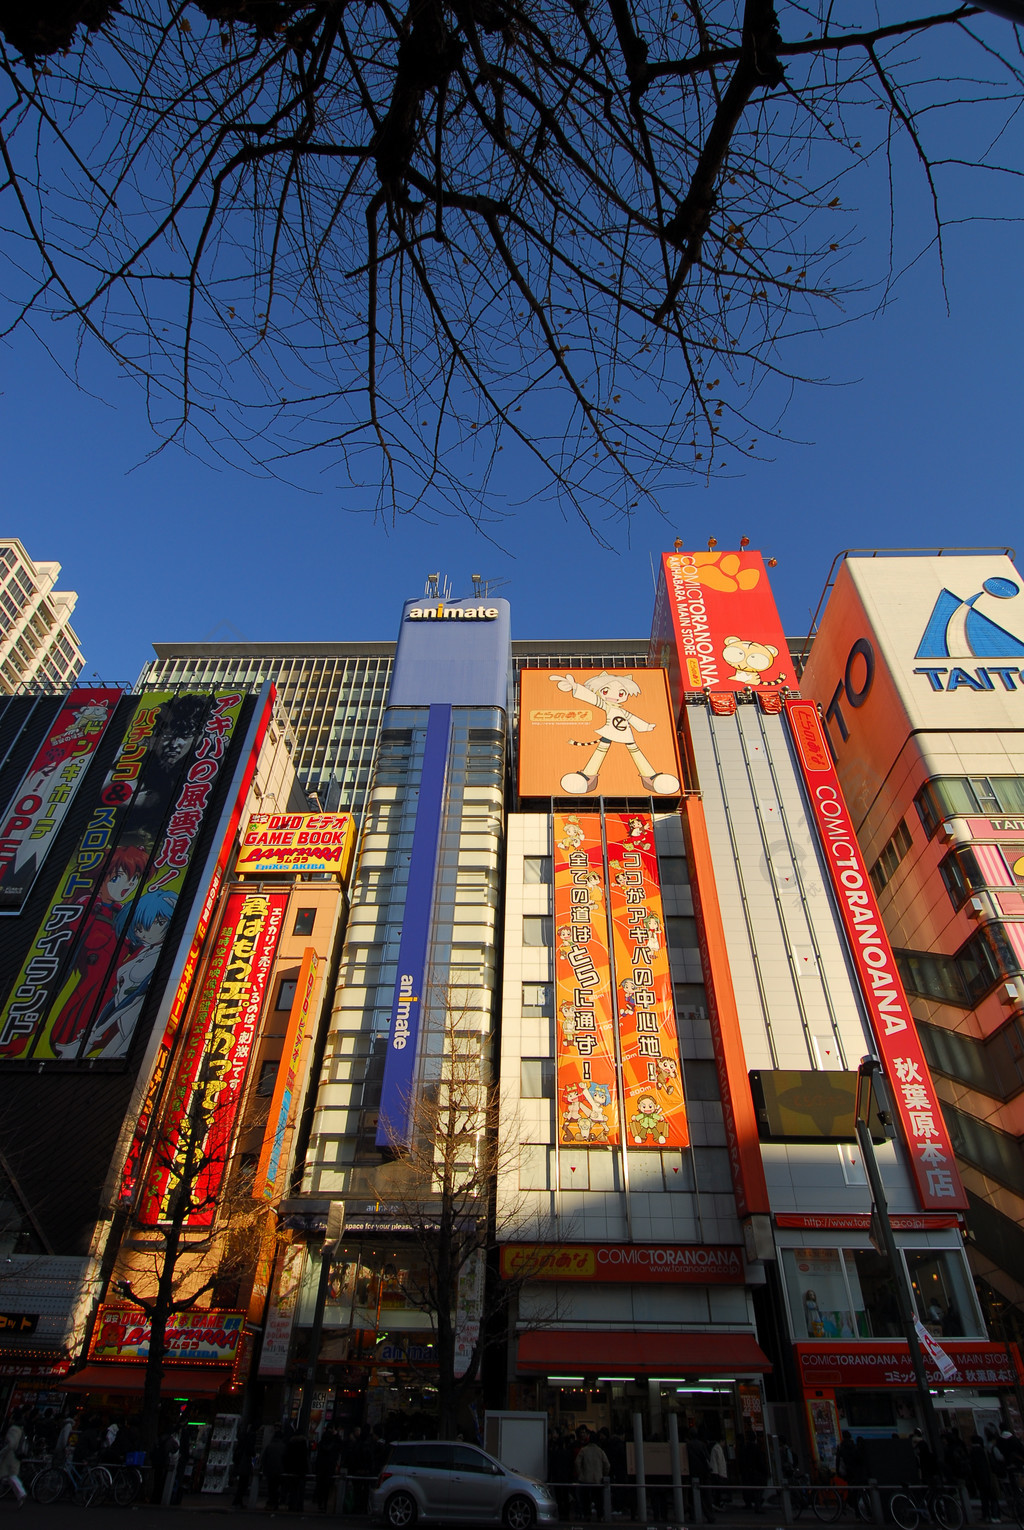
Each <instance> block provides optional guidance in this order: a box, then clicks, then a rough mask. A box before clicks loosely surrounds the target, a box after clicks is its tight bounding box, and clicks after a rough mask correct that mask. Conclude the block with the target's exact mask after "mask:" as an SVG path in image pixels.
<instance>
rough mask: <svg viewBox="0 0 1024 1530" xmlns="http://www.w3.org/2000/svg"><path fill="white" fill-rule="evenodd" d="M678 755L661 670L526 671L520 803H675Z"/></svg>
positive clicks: (521, 714)
mask: <svg viewBox="0 0 1024 1530" xmlns="http://www.w3.org/2000/svg"><path fill="white" fill-rule="evenodd" d="M679 774H680V771H679V754H678V750H677V747H676V734H675V728H674V726H673V722H672V706H671V702H670V700H669V694H668V681H667V677H666V675H665V672H664V670H662V669H629V670H626V669H612V670H603V669H575V670H573V671H572V672H571V673H569V672H565V671H563V672H561V673H559V674H551V673H549V671H547V670H540V669H526V670H523V671H522V673H521V675H520V690H519V795H520V796H521V797H586V796H591V795H593V796H600V797H643V796H649V797H673V796H677V795H678V793H679Z"/></svg>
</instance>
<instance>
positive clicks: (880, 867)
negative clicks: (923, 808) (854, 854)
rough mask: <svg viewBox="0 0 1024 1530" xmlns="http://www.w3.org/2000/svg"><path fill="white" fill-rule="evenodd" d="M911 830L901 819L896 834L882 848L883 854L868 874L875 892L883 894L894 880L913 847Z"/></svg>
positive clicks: (904, 820)
mask: <svg viewBox="0 0 1024 1530" xmlns="http://www.w3.org/2000/svg"><path fill="white" fill-rule="evenodd" d="M913 844H914V841H913V839H912V838H911V834H910V830H909V829H908V828H907V822H906V819H904V818H901V819H900V821H899V823H898V824H897V826H896V832H895V834H893V836H892V838H891V839H890V840H889V841H888V843H887V844H885V845H884V846H883V847H882V853H881V855H880V856H879V857H878V859H877V861H876V862H875V864H874V865H873V866H872V867H871V870H870V871H869V872H868V875H869V876H870V878H871V880H872V882H873V883H874V885H875V892H881V891H882V888H883V887H884V886H885V885H886V883H887V882H890V881H891V880H892V876H893V873H894V871H895V870H896V867H897V866H898V865H899V863H900V861H902V859H903V857H904V856H905V855H906V854H907V852H908V851H909V850H910V849H911V848H912V847H913Z"/></svg>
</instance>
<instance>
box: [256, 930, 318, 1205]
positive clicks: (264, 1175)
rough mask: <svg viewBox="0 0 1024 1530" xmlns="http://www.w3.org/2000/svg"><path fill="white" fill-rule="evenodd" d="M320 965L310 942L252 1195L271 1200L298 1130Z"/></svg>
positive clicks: (280, 1184)
mask: <svg viewBox="0 0 1024 1530" xmlns="http://www.w3.org/2000/svg"><path fill="white" fill-rule="evenodd" d="M319 968H320V961H319V959H318V957H317V954H316V952H315V951H314V949H313V947H312V946H307V947H306V950H305V952H304V953H303V957H302V966H301V967H300V969H299V977H298V981H297V983H296V984H295V997H294V999H293V1000H292V1007H291V1013H290V1014H289V1016H288V1029H287V1031H286V1032H285V1038H284V1051H283V1052H282V1054H281V1062H280V1065H279V1067H278V1070H277V1080H276V1082H275V1084H274V1094H273V1097H272V1099H271V1101H270V1111H269V1113H268V1116H267V1130H266V1133H265V1135H264V1138H263V1148H262V1151H261V1152H260V1161H259V1167H258V1169H257V1171H256V1183H255V1185H254V1186H253V1195H255V1196H256V1197H257V1198H258V1199H260V1200H264V1201H272V1200H273V1199H274V1198H275V1196H277V1195H278V1194H279V1193H281V1192H283V1190H284V1187H285V1182H286V1178H287V1174H288V1166H289V1161H290V1158H291V1142H292V1138H293V1137H294V1134H295V1117H296V1111H297V1106H298V1096H299V1093H300V1081H301V1079H302V1078H303V1077H304V1074H305V1062H306V1053H307V1052H308V1050H309V1043H310V1041H311V1040H312V1036H313V1020H314V1010H313V996H314V994H315V993H316V989H317V977H318V973H319Z"/></svg>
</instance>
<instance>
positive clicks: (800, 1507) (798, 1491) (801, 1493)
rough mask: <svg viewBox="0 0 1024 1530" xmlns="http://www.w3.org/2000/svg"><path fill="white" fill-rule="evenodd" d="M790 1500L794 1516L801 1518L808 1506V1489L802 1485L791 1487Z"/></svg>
mask: <svg viewBox="0 0 1024 1530" xmlns="http://www.w3.org/2000/svg"><path fill="white" fill-rule="evenodd" d="M789 1502H790V1506H791V1508H792V1510H793V1518H794V1519H799V1518H800V1516H801V1514H802V1513H803V1512H804V1510H805V1509H806V1507H807V1489H806V1488H802V1487H794V1488H790V1490H789Z"/></svg>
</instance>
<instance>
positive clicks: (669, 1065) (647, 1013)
mask: <svg viewBox="0 0 1024 1530" xmlns="http://www.w3.org/2000/svg"><path fill="white" fill-rule="evenodd" d="M605 839H606V843H607V847H608V894H609V899H610V904H611V916H612V966H613V970H614V973H615V984H616V992H617V996H618V1011H619V1053H620V1056H621V1059H622V1085H623V1106H622V1109H623V1117H624V1120H625V1134H626V1141H627V1142H628V1143H629V1145H630V1146H631V1147H649V1148H658V1147H668V1148H684V1147H687V1146H688V1145H689V1141H690V1133H689V1129H688V1127H687V1121H686V1102H685V1100H684V1099H683V1085H682V1071H681V1068H680V1061H679V1037H678V1035H677V1032H676V1017H675V1007H674V1005H673V1002H672V978H671V974H670V972H669V964H668V950H667V948H666V946H665V915H664V910H663V908H662V902H661V883H660V881H659V878H658V857H657V855H656V853H655V849H654V821H653V819H652V818H651V816H650V814H647V813H644V814H639V815H634V816H626V815H624V814H619V813H610V814H609V815H608V816H607V817H606V819H605Z"/></svg>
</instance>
